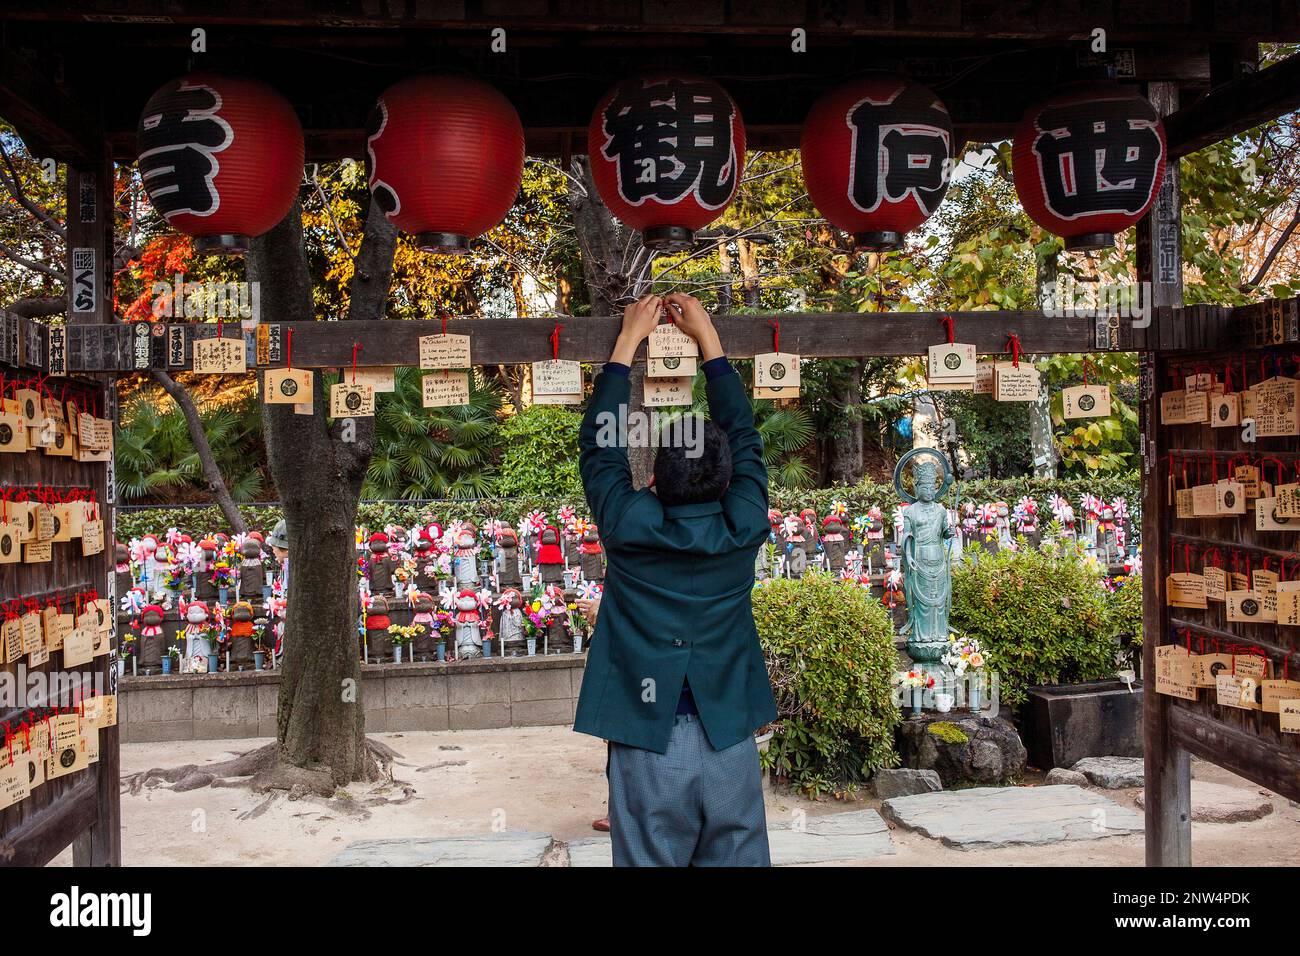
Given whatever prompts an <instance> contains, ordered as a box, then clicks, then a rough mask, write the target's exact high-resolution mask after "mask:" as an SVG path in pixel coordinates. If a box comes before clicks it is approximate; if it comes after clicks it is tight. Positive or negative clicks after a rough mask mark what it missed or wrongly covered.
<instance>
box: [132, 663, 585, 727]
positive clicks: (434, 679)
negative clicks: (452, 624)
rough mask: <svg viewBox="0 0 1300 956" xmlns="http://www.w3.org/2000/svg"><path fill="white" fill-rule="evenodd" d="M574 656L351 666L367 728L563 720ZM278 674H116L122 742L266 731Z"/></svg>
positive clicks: (574, 694) (566, 720) (579, 666)
mask: <svg viewBox="0 0 1300 956" xmlns="http://www.w3.org/2000/svg"><path fill="white" fill-rule="evenodd" d="M585 661H586V658H585V656H584V655H582V654H556V655H553V656H548V657H512V658H494V659H490V660H486V661H465V662H462V663H458V664H377V665H369V664H363V665H361V681H362V704H363V706H364V707H365V710H366V730H367V731H368V732H382V731H401V730H482V729H486V728H492V727H537V726H544V725H548V724H571V723H573V713H574V708H575V706H576V705H577V700H578V690H579V688H580V687H581V686H582V673H583V667H584V664H585ZM279 692H280V674H279V672H278V671H241V672H238V673H234V674H224V673H223V674H203V675H194V676H181V675H175V676H173V675H167V676H158V677H129V676H128V677H124V678H122V680H121V683H120V686H119V694H120V697H119V713H118V723H119V724H120V725H121V739H122V742H123V743H147V742H153V741H164V740H216V739H223V738H227V737H274V736H275V735H276V725H275V714H276V702H277V699H278V696H279Z"/></svg>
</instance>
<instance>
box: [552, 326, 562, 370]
mask: <svg viewBox="0 0 1300 956" xmlns="http://www.w3.org/2000/svg"><path fill="white" fill-rule="evenodd" d="M563 328H564V326H563V325H561V324H560V323H559V322H556V323H555V328H553V329H551V359H552V360H553V361H556V362H558V361H559V360H560V331H561V330H562V329H563Z"/></svg>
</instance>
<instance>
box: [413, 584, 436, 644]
mask: <svg viewBox="0 0 1300 956" xmlns="http://www.w3.org/2000/svg"><path fill="white" fill-rule="evenodd" d="M407 602H408V603H409V604H410V605H411V623H412V624H418V625H419V626H420V627H422V628H424V630H423V631H422V632H420V633H419V634H417V635H416V636H415V639H414V640H413V641H411V660H414V661H431V660H433V659H434V658H435V657H436V656H437V646H438V599H437V598H436V597H435V596H434V595H433V593H431V592H429V591H420V590H414V591H412V592H411V593H410V594H409V595H408V596H407Z"/></svg>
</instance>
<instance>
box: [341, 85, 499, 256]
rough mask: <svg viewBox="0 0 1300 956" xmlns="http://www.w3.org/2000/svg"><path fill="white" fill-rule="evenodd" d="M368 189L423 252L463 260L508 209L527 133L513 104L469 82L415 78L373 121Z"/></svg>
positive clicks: (384, 100)
mask: <svg viewBox="0 0 1300 956" xmlns="http://www.w3.org/2000/svg"><path fill="white" fill-rule="evenodd" d="M367 134H368V136H367V139H366V148H367V149H368V150H369V152H370V189H371V192H372V193H374V197H375V201H376V202H378V203H379V205H380V207H381V208H382V209H383V210H384V212H385V213H386V214H387V216H388V219H389V220H390V221H391V222H392V223H393V224H394V225H396V226H397V227H398V228H399V229H401V230H402V231H403V232H408V233H413V234H414V235H415V236H416V242H417V243H418V245H419V247H420V248H421V249H423V250H424V251H426V252H442V253H452V254H464V253H466V252H468V251H469V240H470V239H472V238H474V237H475V236H480V235H482V234H483V233H485V232H487V231H488V230H489V229H491V228H492V227H493V226H495V225H496V224H497V223H499V222H500V221H501V220H502V219H504V218H505V215H506V213H507V212H509V210H510V206H511V205H512V204H513V203H514V201H515V196H516V195H517V194H518V192H519V183H520V181H521V180H522V179H523V175H524V128H523V126H522V125H521V124H520V122H519V114H518V113H516V112H515V108H514V107H513V106H511V105H510V101H509V100H507V99H506V98H505V97H504V96H502V95H501V94H500V93H499V92H497V90H495V89H494V88H493V87H491V86H489V85H488V84H486V83H484V82H483V81H481V80H477V79H474V78H473V77H467V76H413V77H410V78H408V79H405V80H402V81H400V82H398V83H395V84H393V85H392V86H390V87H389V88H388V89H387V90H385V91H384V95H383V96H381V97H380V98H379V102H378V103H376V104H375V108H374V110H373V111H372V112H371V114H370V124H369V128H368V129H367Z"/></svg>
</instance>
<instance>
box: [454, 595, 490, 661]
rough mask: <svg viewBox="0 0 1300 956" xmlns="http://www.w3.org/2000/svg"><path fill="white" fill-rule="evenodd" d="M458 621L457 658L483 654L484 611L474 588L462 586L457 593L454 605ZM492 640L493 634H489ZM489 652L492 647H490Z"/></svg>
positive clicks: (455, 616) (461, 658) (488, 637)
mask: <svg viewBox="0 0 1300 956" xmlns="http://www.w3.org/2000/svg"><path fill="white" fill-rule="evenodd" d="M454 610H455V614H454V620H455V622H456V659H457V660H465V659H468V658H474V657H482V656H483V641H484V633H483V624H484V621H483V612H482V609H481V608H480V606H479V597H478V593H477V592H475V591H474V590H473V589H472V588H461V589H460V591H459V592H457V594H456V600H455V605H454ZM487 640H491V635H490V634H489V635H488V636H487ZM489 653H491V649H490V648H489Z"/></svg>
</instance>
